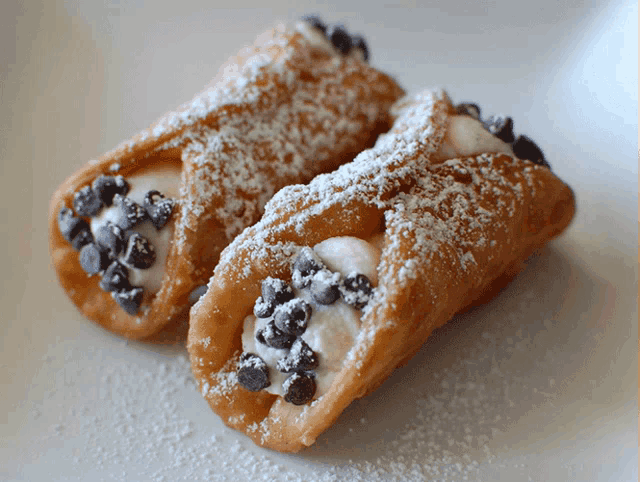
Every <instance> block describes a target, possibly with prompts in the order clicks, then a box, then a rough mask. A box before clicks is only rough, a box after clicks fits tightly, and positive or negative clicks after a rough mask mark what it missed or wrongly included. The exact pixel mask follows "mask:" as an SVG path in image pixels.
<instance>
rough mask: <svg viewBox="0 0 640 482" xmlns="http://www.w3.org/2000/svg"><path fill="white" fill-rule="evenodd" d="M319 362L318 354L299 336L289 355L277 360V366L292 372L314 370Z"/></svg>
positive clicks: (286, 371)
mask: <svg viewBox="0 0 640 482" xmlns="http://www.w3.org/2000/svg"><path fill="white" fill-rule="evenodd" d="M319 364H320V361H319V360H318V355H316V353H315V352H314V351H313V350H312V349H311V347H310V346H309V345H307V344H306V343H305V341H304V340H303V339H302V338H298V339H297V340H296V341H295V342H294V343H293V345H291V350H290V351H289V353H288V354H287V356H286V357H284V358H281V359H280V360H278V361H277V363H276V368H277V369H278V370H279V371H281V372H282V373H292V372H300V371H309V370H314V369H316V368H318V365H319Z"/></svg>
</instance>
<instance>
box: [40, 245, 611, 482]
mask: <svg viewBox="0 0 640 482" xmlns="http://www.w3.org/2000/svg"><path fill="white" fill-rule="evenodd" d="M531 265H532V266H530V267H529V268H528V269H527V270H525V272H523V273H522V274H521V275H520V276H519V277H518V278H517V279H516V280H515V281H514V283H513V284H512V285H511V286H510V287H509V288H508V289H507V291H506V292H505V293H503V294H502V295H501V296H500V297H498V298H497V299H496V300H494V301H493V302H491V303H490V304H489V305H486V306H483V307H481V308H478V309H476V310H474V311H472V312H471V313H468V314H466V315H462V316H459V317H457V318H456V319H454V320H453V321H452V322H450V323H449V324H447V325H445V326H444V327H442V328H440V329H438V330H436V331H435V332H434V333H433V334H432V336H431V337H430V338H429V339H428V340H427V342H426V344H425V345H424V347H423V348H422V349H421V351H420V352H419V353H418V355H417V356H416V357H415V358H414V359H413V360H411V361H410V362H409V364H408V365H407V366H405V367H403V368H400V369H399V370H397V371H396V372H395V374H394V375H393V376H392V377H391V378H390V379H389V380H388V381H387V382H386V383H385V384H384V385H383V386H382V387H380V388H379V389H378V390H377V391H376V392H374V393H373V394H371V395H370V396H367V397H365V398H363V399H360V400H357V401H355V402H354V403H353V404H352V405H351V406H350V407H349V408H348V409H347V410H346V411H345V413H344V414H343V415H342V416H341V418H340V419H339V420H338V422H337V423H336V424H335V425H334V426H333V427H331V428H330V429H329V430H328V431H327V432H325V433H324V434H323V435H321V436H320V438H319V439H318V441H317V443H316V444H315V445H314V446H312V447H311V448H309V449H307V450H305V451H303V452H301V453H299V454H296V455H283V454H279V453H277V452H272V451H268V450H264V449H260V448H258V447H256V446H254V445H253V444H252V443H251V442H250V441H249V440H248V438H246V437H245V436H243V435H241V434H238V433H236V432H234V431H233V430H230V429H228V428H226V427H224V426H223V424H222V422H221V421H220V420H219V419H218V417H217V416H216V415H215V414H214V413H213V412H211V411H210V410H209V407H208V406H207V404H206V402H205V401H204V400H203V399H202V397H201V395H200V393H198V391H197V389H196V384H195V382H194V380H193V378H192V375H191V371H190V367H189V363H188V359H187V357H186V352H185V351H184V349H182V348H180V347H169V348H166V347H145V346H143V345H137V344H134V343H131V344H128V345H125V344H122V343H121V342H120V341H119V340H118V341H116V342H115V343H114V342H113V339H109V338H105V339H102V340H94V341H95V342H96V343H95V345H94V346H95V347H91V346H87V345H82V344H80V343H78V342H75V343H74V344H71V343H69V342H63V343H58V345H56V347H55V348H52V350H53V351H52V352H51V357H50V358H47V359H46V360H43V363H44V366H47V367H49V368H48V369H47V370H48V371H47V370H43V375H42V380H40V379H36V380H35V381H34V383H37V384H47V383H48V385H49V387H55V388H51V389H50V390H48V392H47V393H46V394H45V395H44V397H43V400H42V402H39V403H37V402H33V403H32V406H31V410H30V415H31V418H32V419H33V420H34V421H35V422H38V423H40V424H42V423H44V424H45V427H48V428H47V430H46V431H45V434H44V435H42V436H41V439H40V440H34V442H33V443H34V446H35V447H37V449H36V450H35V452H37V451H39V450H42V449H41V448H40V447H42V446H45V447H49V450H48V452H47V454H42V455H41V457H42V458H43V459H44V458H54V459H55V462H51V463H55V464H59V463H61V464H63V466H65V465H64V462H67V465H66V466H67V469H65V474H67V475H68V476H66V475H65V477H66V479H65V480H101V479H102V480H151V481H173V480H189V481H205V480H207V481H227V480H257V481H259V480H275V481H281V480H282V481H303V480H314V481H320V482H323V481H341V480H353V481H363V482H364V481H423V480H447V481H448V480H495V479H492V478H491V477H490V476H487V473H488V472H492V471H493V472H492V473H500V472H501V471H503V470H506V469H507V468H509V469H510V470H512V469H514V467H513V464H511V465H509V466H508V467H507V465H506V464H505V462H504V460H503V456H504V453H505V452H507V451H508V450H509V449H510V448H511V446H510V444H511V438H513V437H514V436H517V434H515V435H514V428H513V427H514V426H517V424H518V423H519V422H520V421H521V419H522V418H524V417H525V416H526V414H527V413H529V412H532V411H534V410H535V409H537V408H538V409H539V408H540V407H543V412H545V413H547V417H548V419H547V422H548V423H549V420H551V419H554V418H555V417H559V416H560V415H561V413H562V411H563V409H565V408H566V404H567V402H573V401H575V400H578V399H580V398H579V397H582V396H585V397H586V396H588V395H589V390H590V389H592V388H593V387H583V388H581V389H580V390H581V391H580V393H575V391H574V393H573V394H571V395H570V396H569V397H568V396H567V394H568V393H570V391H569V390H568V389H567V388H568V386H569V384H570V380H571V379H572V377H573V376H574V374H575V373H576V372H577V370H584V369H588V370H592V371H593V376H594V377H597V376H598V375H597V370H594V369H593V367H590V366H589V360H590V353H593V351H594V349H595V347H596V346H597V343H598V341H597V340H598V339H601V338H602V333H601V330H602V329H603V328H602V327H593V326H584V323H582V322H581V320H580V317H579V316H570V317H569V318H564V317H562V318H559V316H560V315H559V313H558V306H560V305H561V300H562V299H563V296H564V294H563V293H562V291H561V290H559V289H557V284H558V283H561V282H562V280H566V279H567V276H568V273H570V272H571V271H570V270H571V267H570V266H568V264H567V262H566V261H565V260H563V257H562V256H561V255H558V254H557V253H555V252H553V251H551V250H546V252H545V254H544V256H540V257H538V258H535V259H533V260H532V261H531ZM549 283H550V284H549ZM587 291H588V290H587ZM579 294H580V295H584V296H587V295H589V293H588V292H581V293H579ZM532 313H535V315H534V316H532ZM594 330H595V331H594ZM569 343H570V344H571V346H580V347H583V348H584V351H579V350H578V351H575V349H574V353H575V355H574V357H573V358H575V360H572V363H571V364H568V363H564V364H563V363H561V361H562V360H566V355H564V352H565V350H566V349H567V344H569ZM56 363H59V364H61V365H62V366H61V367H60V368H59V369H58V370H56ZM605 368H606V367H605ZM61 406H64V407H65V409H64V410H61V409H60V407H61ZM55 413H59V414H61V415H59V416H58V417H55V416H51V414H55ZM529 430H531V427H529ZM516 432H517V430H516ZM520 435H521V436H522V434H520ZM524 436H525V438H526V434H525V435H524ZM54 447H56V449H55V450H54V449H53V448H54ZM41 462H43V460H38V463H39V464H40V463H41ZM44 462H46V461H44ZM519 465H521V466H519V467H516V468H515V469H516V470H517V471H521V475H522V476H521V477H520V478H518V479H517V480H529V477H530V476H531V474H534V475H535V472H532V470H533V468H532V467H529V466H528V465H526V464H524V465H522V464H521V461H519ZM56 466H57V465H56ZM532 480H539V478H538V477H535V476H534V477H533V479H532Z"/></svg>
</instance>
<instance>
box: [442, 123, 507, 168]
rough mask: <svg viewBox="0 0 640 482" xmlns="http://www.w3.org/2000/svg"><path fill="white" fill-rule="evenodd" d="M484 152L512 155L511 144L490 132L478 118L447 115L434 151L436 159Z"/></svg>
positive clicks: (468, 155) (469, 155)
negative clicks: (440, 139)
mask: <svg viewBox="0 0 640 482" xmlns="http://www.w3.org/2000/svg"><path fill="white" fill-rule="evenodd" d="M485 152H486V153H503V154H509V155H511V156H513V150H512V149H511V146H510V145H509V144H507V143H506V142H504V141H502V140H500V139H498V138H497V137H496V136H494V135H493V134H491V133H490V132H489V131H488V130H487V129H485V128H484V126H483V125H482V122H480V121H479V120H477V119H474V118H473V117H471V116H468V115H454V116H451V117H449V121H448V125H447V130H446V133H445V135H444V139H443V140H442V143H441V144H440V148H439V149H438V152H437V153H436V158H437V159H439V160H444V159H455V158H457V157H471V156H475V155H478V154H482V153H485Z"/></svg>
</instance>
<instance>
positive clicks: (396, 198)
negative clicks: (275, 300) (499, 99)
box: [188, 91, 575, 452]
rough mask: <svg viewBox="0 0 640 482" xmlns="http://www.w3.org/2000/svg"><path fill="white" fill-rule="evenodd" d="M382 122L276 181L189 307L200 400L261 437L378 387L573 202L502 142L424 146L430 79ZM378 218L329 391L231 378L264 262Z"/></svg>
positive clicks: (508, 272)
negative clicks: (288, 394) (354, 153)
mask: <svg viewBox="0 0 640 482" xmlns="http://www.w3.org/2000/svg"><path fill="white" fill-rule="evenodd" d="M399 105H400V107H399V108H398V110H397V116H398V119H397V121H396V124H395V126H394V128H393V129H392V131H391V132H390V133H389V134H386V135H383V136H382V137H381V138H380V139H379V140H378V142H377V143H376V146H375V147H374V148H372V149H370V150H369V151H366V152H363V153H362V154H361V155H360V156H358V157H357V158H356V159H355V160H354V161H353V162H352V163H350V164H348V165H345V166H342V167H341V168H340V169H338V170H337V171H335V172H333V173H331V174H328V175H321V176H318V177H317V178H316V179H314V180H313V181H312V182H311V183H310V184H308V185H306V186H291V187H288V188H285V189H283V190H282V191H280V192H279V193H278V194H277V195H276V196H275V197H274V199H273V200H272V201H271V202H270V203H269V204H268V206H267V209H266V212H265V215H264V217H263V218H262V220H261V221H260V222H259V223H257V224H256V225H254V226H252V227H251V228H248V229H247V230H245V231H244V232H243V233H242V235H240V236H239V237H238V238H237V239H236V240H235V241H234V242H233V243H232V244H231V245H230V246H229V247H227V248H226V250H225V251H224V252H223V254H222V256H221V261H220V263H219V265H218V266H217V267H216V270H215V272H214V276H213V278H212V279H211V281H210V283H209V289H208V292H207V293H206V295H204V296H203V297H202V298H201V300H200V302H199V303H198V304H196V305H195V306H194V307H193V308H192V310H191V326H190V330H189V338H188V348H189V352H190V356H191V364H192V369H193V372H194V375H195V377H196V379H197V380H198V383H199V386H200V389H201V390H202V393H203V395H204V396H205V397H206V399H207V401H208V402H209V404H210V406H211V407H212V409H213V410H214V411H215V412H216V413H217V414H218V415H219V416H220V417H221V418H222V420H223V421H224V422H225V423H226V424H227V425H228V426H230V427H233V428H235V429H237V430H241V431H243V432H244V433H246V434H247V435H248V436H249V437H251V438H252V440H253V441H254V442H255V443H257V444H259V445H262V446H264V447H269V448H272V449H275V450H280V451H286V452H289V451H298V450H300V449H302V448H304V447H305V446H309V445H311V444H312V443H313V442H314V441H315V440H316V438H317V437H318V435H319V434H320V433H322V432H323V431H324V430H325V429H326V428H328V427H329V426H330V425H331V424H333V423H334V422H335V420H336V419H337V418H338V416H339V415H340V414H341V413H342V411H343V410H344V409H345V408H346V407H347V406H348V405H349V404H350V403H351V402H352V401H353V400H354V399H356V398H359V397H362V396H364V395H366V394H368V393H370V392H371V391H372V390H374V389H375V388H377V387H378V386H379V385H380V383H382V382H383V381H384V380H385V379H386V378H387V377H388V376H389V375H390V374H391V372H392V371H393V370H394V369H395V368H396V367H397V366H399V365H400V364H402V363H405V362H406V361H407V360H408V356H411V355H412V354H414V353H415V352H416V351H417V350H418V349H419V348H420V346H421V345H422V344H423V342H424V340H425V339H426V338H427V337H428V336H429V334H430V333H431V332H432V331H433V330H434V329H435V328H437V327H438V326H441V325H442V324H444V323H446V322H447V321H448V320H449V319H451V317H452V316H453V315H454V314H456V313H457V312H460V311H462V310H465V309H467V308H468V307H469V306H471V305H473V304H474V303H477V302H478V301H480V300H483V301H486V300H488V299H490V297H492V296H494V295H495V294H496V293H497V291H499V290H500V289H501V288H502V287H503V286H504V285H505V284H506V283H507V282H508V281H509V280H510V279H511V278H512V277H513V276H515V274H516V273H517V272H518V270H519V269H520V267H521V264H522V262H523V261H524V260H525V259H526V258H527V257H528V256H529V255H530V254H531V253H533V252H534V251H535V250H536V249H538V248H540V247H541V246H543V245H544V244H545V243H546V242H548V241H549V240H550V239H551V238H552V237H554V236H556V235H557V234H558V233H560V232H561V231H562V230H564V229H565V228H566V227H567V225H568V224H569V222H570V220H571V219H572V217H573V214H574V210H575V203H574V198H573V194H572V192H571V190H570V188H569V187H568V186H567V185H566V184H564V183H563V182H562V181H561V180H560V179H558V178H557V177H556V176H554V175H553V173H552V172H551V171H550V170H549V169H547V168H544V167H541V166H536V165H534V164H533V163H531V162H529V161H522V160H519V159H515V158H512V157H510V156H507V155H491V154H482V155H478V156H474V157H471V158H468V159H451V160H446V159H445V160H443V159H437V157H436V152H437V150H438V146H439V143H440V142H441V140H442V138H443V134H444V129H445V127H444V126H446V120H447V118H448V116H449V115H451V114H452V106H451V104H450V103H449V101H448V98H447V97H446V95H445V94H444V93H443V92H429V91H427V92H424V93H422V94H421V95H419V96H417V97H415V98H412V99H408V100H404V101H402V102H401V103H400V104H399ZM379 230H383V231H384V248H383V251H382V257H381V262H380V264H379V266H378V277H379V280H378V287H377V289H376V291H375V295H374V298H373V300H372V301H371V302H370V303H369V305H368V306H367V307H366V308H365V310H364V311H363V316H362V328H361V332H360V334H359V336H358V338H357V340H356V342H355V345H354V347H353V348H352V350H351V351H350V352H349V354H348V355H347V357H346V359H345V363H344V367H343V369H342V370H341V371H340V372H339V374H338V375H337V376H336V378H335V379H334V380H333V383H332V385H331V387H330V389H329V391H328V392H326V393H325V394H324V395H323V396H322V397H320V398H319V399H317V400H314V401H313V402H312V403H310V404H309V405H307V406H303V407H300V406H295V405H291V404H288V403H286V402H284V400H283V399H282V398H281V397H279V396H276V395H271V394H268V393H265V392H258V393H254V392H249V391H247V390H245V389H244V388H242V387H241V386H240V385H239V384H238V383H237V378H236V376H235V364H236V362H237V360H238V356H239V354H240V352H241V351H242V340H241V333H242V326H243V320H244V318H245V316H246V315H248V314H250V313H251V311H252V307H253V303H254V302H255V300H256V298H257V297H258V296H259V295H260V282H261V280H262V279H264V278H265V277H267V276H280V277H283V278H284V279H290V277H291V274H290V261H291V259H292V257H293V256H294V255H295V253H296V252H297V251H296V250H297V249H299V247H300V246H304V245H309V246H313V245H315V244H316V243H318V242H320V241H322V240H324V239H327V238H330V237H334V236H342V235H352V236H357V237H361V238H367V237H368V236H370V235H371V234H372V233H375V232H376V231H379Z"/></svg>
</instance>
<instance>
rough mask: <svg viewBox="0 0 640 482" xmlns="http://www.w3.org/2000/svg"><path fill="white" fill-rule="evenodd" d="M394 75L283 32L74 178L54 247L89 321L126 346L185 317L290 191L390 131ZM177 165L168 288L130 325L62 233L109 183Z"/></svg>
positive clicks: (294, 31)
mask: <svg viewBox="0 0 640 482" xmlns="http://www.w3.org/2000/svg"><path fill="white" fill-rule="evenodd" d="M403 93H404V92H403V90H402V88H401V87H399V86H398V85H397V84H396V83H395V81H394V80H393V79H392V78H390V77H389V76H387V75H385V74H384V73H381V72H379V71H377V70H375V69H374V68H372V67H370V66H368V65H367V64H366V63H364V62H363V61H361V60H359V59H357V58H355V57H347V56H344V55H340V54H339V53H338V52H336V51H332V50H331V49H330V48H327V47H326V46H318V45H316V44H315V43H314V42H312V41H310V40H309V39H308V38H307V36H305V34H304V31H303V30H300V29H299V28H297V27H295V28H294V27H290V26H284V25H281V26H278V27H277V28H275V29H273V30H270V31H269V32H267V33H265V34H263V35H262V36H260V37H258V39H257V40H256V42H255V44H254V45H253V46H250V47H246V48H244V49H243V50H241V51H240V53H239V54H238V55H237V56H235V57H232V58H231V59H229V61H228V62H227V63H226V64H225V65H223V66H222V67H221V69H220V70H219V72H218V75H217V76H216V78H215V79H214V80H213V81H212V82H211V84H210V87H209V88H207V89H205V90H204V91H203V92H202V93H200V94H199V95H197V96H196V97H195V98H194V99H193V100H192V101H190V102H188V103H186V104H184V105H183V106H181V107H180V108H178V109H177V110H176V111H174V112H170V113H168V114H166V115H164V116H163V117H161V118H160V119H159V120H158V121H157V122H155V123H154V124H153V125H152V126H151V127H149V128H148V129H146V130H144V131H142V132H141V133H139V134H137V135H136V136H134V137H133V138H132V139H131V140H129V141H125V142H123V143H121V144H120V145H119V146H117V147H116V148H114V149H113V150H111V151H109V152H107V153H106V154H104V155H103V156H101V157H100V158H99V159H98V160H97V161H92V162H90V163H89V164H87V165H86V166H84V167H83V168H82V169H80V170H79V171H78V172H77V173H75V174H74V175H72V176H71V177H70V178H68V179H67V180H66V181H65V182H64V183H63V184H62V185H61V186H60V187H59V188H58V190H57V191H56V192H55V193H54V195H53V197H52V199H51V203H50V210H49V240H50V251H51V257H52V261H53V265H54V268H55V269H56V273H57V275H58V278H59V280H60V283H61V284H62V287H63V289H64V290H65V292H66V293H67V295H68V296H69V297H70V298H71V300H72V301H73V302H74V303H75V304H76V306H77V307H78V308H79V309H80V311H82V312H83V313H84V314H85V316H87V317H88V318H90V319H92V320H93V321H95V322H97V323H99V324H100V325H102V326H103V327H105V328H107V329H109V330H110V331H113V332H115V333H117V334H120V335H123V336H125V337H128V338H136V339H140V338H145V337H149V336H152V335H154V334H155V333H157V332H158V331H159V330H160V329H162V328H163V327H164V326H165V325H167V324H168V323H169V322H170V321H175V320H176V319H178V318H181V317H183V316H186V314H187V312H188V309H189V306H190V302H189V294H190V292H191V290H192V289H193V288H195V287H196V286H198V285H201V284H205V283H206V281H207V280H208V278H209V275H210V273H211V271H212V270H213V267H214V266H215V264H216V262H217V260H218V257H219V254H220V252H221V250H222V248H223V247H224V246H226V244H228V243H229V242H230V241H231V240H232V239H233V237H234V236H236V235H237V234H239V232H240V231H241V230H242V229H243V228H244V227H246V226H247V225H249V224H252V223H253V222H255V221H256V220H257V219H258V218H259V216H260V215H261V213H262V210H263V206H264V204H265V203H266V201H267V200H268V199H269V198H270V197H271V196H272V195H273V194H274V193H275V192H276V191H277V190H278V189H279V188H281V187H283V186H284V185H287V184H291V183H298V182H307V181H309V180H310V179H312V178H313V177H314V176H315V175H317V174H319V173H321V172H324V171H330V170H333V169H335V168H336V167H337V166H338V165H340V164H342V163H345V162H348V161H350V160H351V159H353V157H355V155H356V154H357V153H358V152H360V151H361V150H362V149H363V148H365V147H368V146H370V145H372V144H373V142H374V140H375V138H376V137H377V135H378V134H379V133H381V132H383V131H386V130H388V128H389V127H390V124H391V116H390V114H389V109H390V107H391V105H392V104H393V102H394V101H395V100H397V99H398V98H399V97H400V96H401V95H403ZM161 165H162V166H164V165H173V166H177V167H179V168H180V169H181V170H182V181H181V182H182V185H181V191H180V192H181V194H180V198H179V199H178V200H177V208H175V209H174V214H173V216H174V217H175V226H174V228H173V229H174V231H173V241H172V243H171V248H170V253H169V256H168V258H167V264H166V269H165V277H164V280H163V283H162V287H161V289H160V291H159V292H158V293H156V294H155V296H153V297H150V296H147V295H145V308H144V309H143V310H141V311H140V312H139V313H138V314H136V315H129V314H127V313H126V312H124V311H123V310H120V309H118V306H117V305H116V304H115V302H114V301H113V299H112V297H111V295H110V294H109V293H106V292H103V291H101V290H100V288H99V287H98V282H97V280H96V277H94V278H88V279H87V276H86V275H85V273H84V272H83V271H82V268H81V267H80V264H79V262H78V254H77V252H75V251H73V249H72V247H71V246H70V244H69V243H68V242H67V241H66V240H65V239H64V238H63V236H62V235H61V233H60V231H59V229H58V226H57V224H56V215H57V212H58V210H59V209H60V208H61V207H63V206H66V207H70V206H71V200H72V197H73V193H74V191H76V190H77V189H78V188H80V187H82V186H84V185H86V184H87V183H90V182H91V181H92V180H93V179H95V178H96V177H97V176H99V175H100V174H105V175H113V174H121V175H123V176H125V177H126V176H130V175H135V174H136V173H140V172H147V171H149V170H153V169H155V168H156V167H157V166H161Z"/></svg>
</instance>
